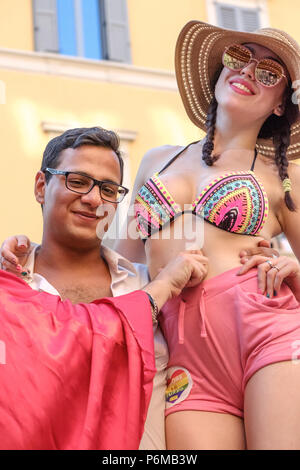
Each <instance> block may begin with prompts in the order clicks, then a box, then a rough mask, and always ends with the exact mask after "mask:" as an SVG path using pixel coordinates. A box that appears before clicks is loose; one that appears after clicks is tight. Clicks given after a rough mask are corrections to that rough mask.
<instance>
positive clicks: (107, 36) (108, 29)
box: [101, 0, 131, 62]
mask: <svg viewBox="0 0 300 470" xmlns="http://www.w3.org/2000/svg"><path fill="white" fill-rule="evenodd" d="M101 6H102V8H101V12H102V15H101V16H102V22H104V23H103V24H102V26H103V33H104V34H103V47H104V58H105V59H108V60H115V61H118V62H131V53H130V40H129V28H128V15H127V2H126V0H103V1H102V2H101Z"/></svg>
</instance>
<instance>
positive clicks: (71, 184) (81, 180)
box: [67, 173, 93, 194]
mask: <svg viewBox="0 0 300 470" xmlns="http://www.w3.org/2000/svg"><path fill="white" fill-rule="evenodd" d="M92 186H93V180H92V179H90V178H88V177H86V176H82V175H77V174H76V173H69V174H68V177H67V187H68V188H69V189H70V190H71V191H76V192H78V193H83V194H84V193H87V192H88V191H89V190H90V188H91V187H92Z"/></svg>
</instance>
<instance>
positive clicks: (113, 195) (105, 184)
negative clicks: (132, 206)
mask: <svg viewBox="0 0 300 470" xmlns="http://www.w3.org/2000/svg"><path fill="white" fill-rule="evenodd" d="M43 171H44V173H46V172H48V173H51V175H63V176H65V184H66V188H67V189H69V190H70V191H73V192H74V193H78V194H88V193H89V192H90V191H92V189H93V187H94V186H98V188H99V191H100V197H101V199H103V200H104V201H107V202H112V203H117V204H119V203H120V202H122V201H123V199H124V197H125V196H126V194H127V193H128V192H129V189H127V188H125V187H124V186H120V185H118V184H116V183H111V182H109V181H100V180H96V179H95V178H92V177H91V176H86V175H83V174H82V173H79V172H76V171H62V170H55V169H54V168H46V169H45V170H43Z"/></svg>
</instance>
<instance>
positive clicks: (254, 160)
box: [250, 147, 257, 171]
mask: <svg viewBox="0 0 300 470" xmlns="http://www.w3.org/2000/svg"><path fill="white" fill-rule="evenodd" d="M256 157H257V150H256V147H255V149H254V158H253V162H252V165H251V168H250V170H251V171H254V165H255V162H256Z"/></svg>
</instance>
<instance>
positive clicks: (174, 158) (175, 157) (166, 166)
mask: <svg viewBox="0 0 300 470" xmlns="http://www.w3.org/2000/svg"><path fill="white" fill-rule="evenodd" d="M198 142H200V140H196V141H195V142H191V143H190V144H188V145H186V146H185V147H184V148H183V149H181V150H179V152H178V153H176V155H174V157H172V158H171V160H169V161H168V162H167V163H166V165H165V166H164V167H163V168H162V169H161V170H160V171H159V172H158V174H159V175H160V174H161V173H162V172H163V171H164V170H165V169H166V168H168V166H170V165H171V164H172V163H173V162H174V161H175V160H176V159H177V158H178V157H179V155H181V154H182V153H183V152H184V151H185V150H186V149H187V148H188V147H190V145H193V144H197V143H198Z"/></svg>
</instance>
